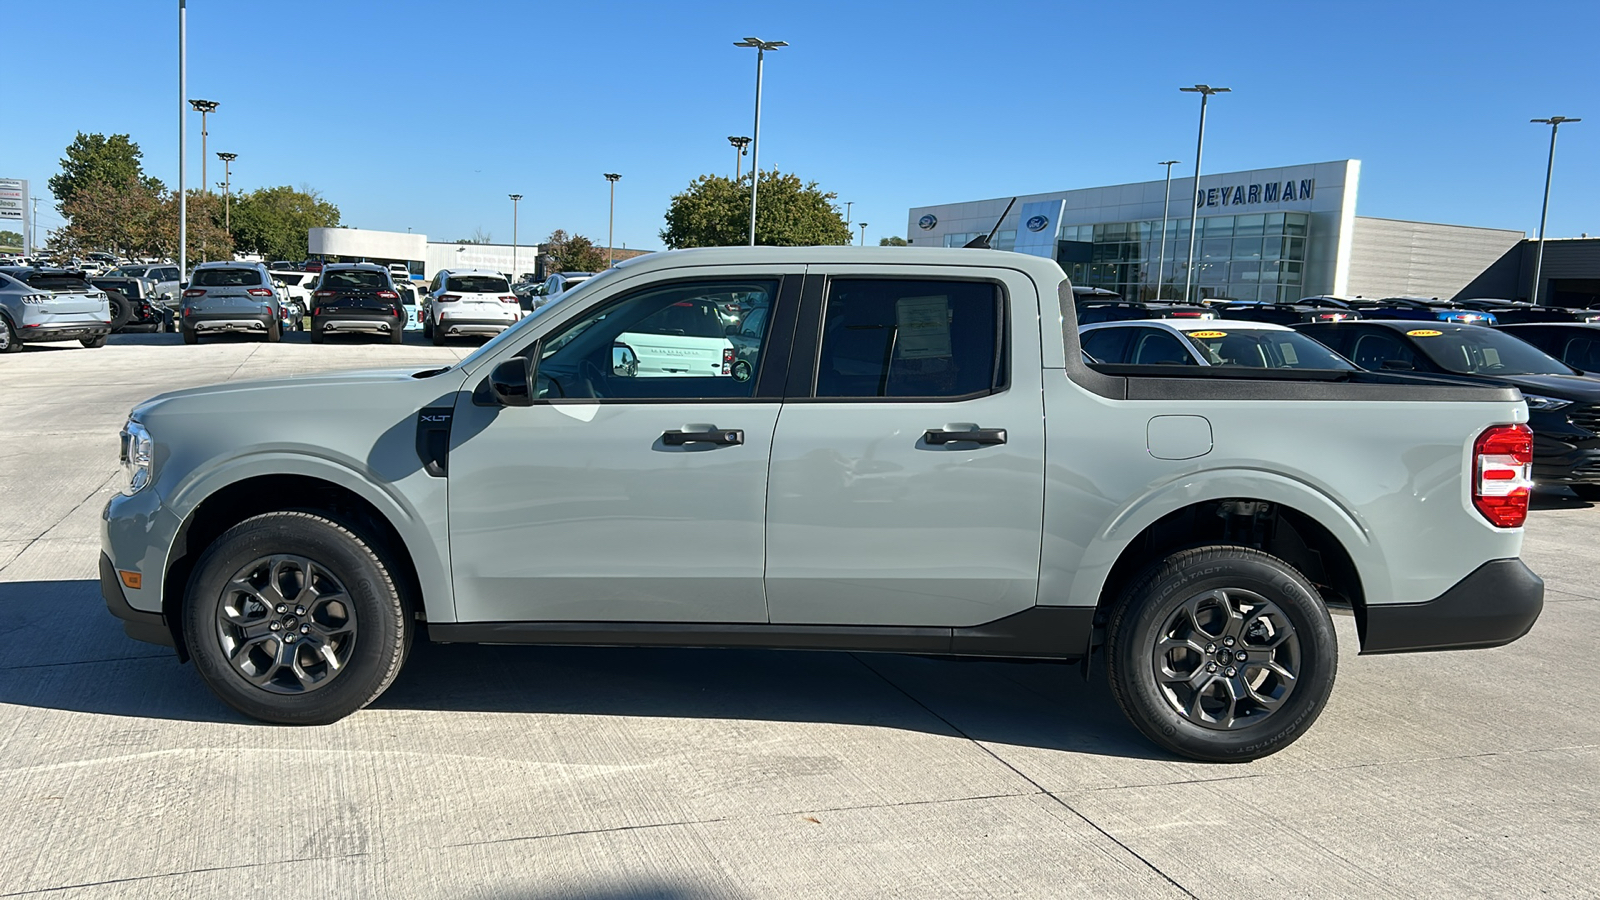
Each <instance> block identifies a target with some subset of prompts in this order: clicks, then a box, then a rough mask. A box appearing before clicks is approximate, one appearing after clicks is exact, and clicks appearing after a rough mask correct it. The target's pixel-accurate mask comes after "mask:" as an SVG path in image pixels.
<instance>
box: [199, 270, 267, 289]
mask: <svg viewBox="0 0 1600 900" xmlns="http://www.w3.org/2000/svg"><path fill="white" fill-rule="evenodd" d="M259 284H261V273H260V272H258V271H256V270H255V269H201V270H199V271H197V272H195V273H194V279H193V280H192V285H193V286H194V287H256V286H257V285H259Z"/></svg>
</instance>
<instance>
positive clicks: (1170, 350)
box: [1129, 328, 1196, 366]
mask: <svg viewBox="0 0 1600 900" xmlns="http://www.w3.org/2000/svg"><path fill="white" fill-rule="evenodd" d="M1129 361H1130V362H1132V363H1133V364H1134V365H1136V366H1192V365H1196V363H1195V361H1194V356H1193V355H1191V354H1190V353H1189V351H1188V350H1185V349H1184V347H1183V342H1182V341H1179V340H1178V339H1177V338H1175V337H1173V336H1172V335H1171V334H1170V333H1168V332H1165V331H1162V330H1160V329H1159V328H1140V329H1138V330H1137V331H1136V332H1135V337H1134V340H1133V356H1132V359H1131V360H1129Z"/></svg>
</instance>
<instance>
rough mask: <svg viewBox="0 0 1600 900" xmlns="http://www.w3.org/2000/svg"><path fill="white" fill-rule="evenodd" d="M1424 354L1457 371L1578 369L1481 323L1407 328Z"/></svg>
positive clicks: (1521, 372)
mask: <svg viewBox="0 0 1600 900" xmlns="http://www.w3.org/2000/svg"><path fill="white" fill-rule="evenodd" d="M1406 335H1407V336H1408V337H1410V338H1411V339H1412V341H1413V342H1414V343H1415V344H1416V346H1417V348H1418V349H1420V350H1421V351H1422V353H1423V355H1424V356H1426V357H1428V358H1429V359H1431V360H1433V362H1434V364H1436V365H1437V366H1438V367H1439V368H1441V369H1444V370H1445V371H1446V372H1454V373H1456V374H1457V375H1577V374H1578V371H1577V370H1576V369H1574V368H1572V367H1570V366H1568V365H1567V364H1566V363H1563V362H1561V361H1560V360H1557V359H1555V358H1554V357H1552V356H1550V355H1549V354H1546V353H1545V352H1544V351H1542V350H1540V349H1539V348H1537V347H1535V346H1533V345H1532V344H1529V343H1527V342H1525V341H1523V340H1522V339H1521V338H1514V337H1512V336H1511V335H1509V334H1506V333H1505V332H1501V331H1495V330H1494V329H1492V328H1485V327H1483V326H1482V325H1462V326H1457V327H1456V328H1454V329H1450V330H1444V329H1441V328H1418V329H1413V330H1411V331H1408V332H1406Z"/></svg>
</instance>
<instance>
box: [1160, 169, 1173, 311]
mask: <svg viewBox="0 0 1600 900" xmlns="http://www.w3.org/2000/svg"><path fill="white" fill-rule="evenodd" d="M1177 164H1178V160H1175V159H1167V160H1162V161H1161V162H1158V163H1156V165H1158V166H1166V167H1167V194H1166V196H1165V197H1163V198H1162V199H1161V252H1160V253H1159V254H1157V255H1156V299H1157V300H1160V299H1161V276H1162V273H1163V271H1164V268H1163V264H1164V263H1165V262H1166V261H1167V209H1168V208H1169V207H1171V206H1172V167H1173V166H1175V165H1177Z"/></svg>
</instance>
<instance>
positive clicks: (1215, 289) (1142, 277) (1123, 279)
mask: <svg viewBox="0 0 1600 900" xmlns="http://www.w3.org/2000/svg"><path fill="white" fill-rule="evenodd" d="M1310 218H1311V217H1310V216H1309V215H1307V214H1306V213H1293V212H1289V213H1284V212H1276V213H1255V214H1253V215H1236V216H1207V217H1204V218H1202V219H1200V220H1199V223H1198V225H1197V227H1198V228H1199V229H1200V231H1199V234H1197V235H1196V239H1195V242H1194V252H1195V263H1196V266H1195V272H1194V282H1195V286H1196V288H1197V294H1198V296H1200V297H1207V298H1209V297H1218V298H1231V299H1235V300H1266V301H1291V300H1298V299H1300V297H1301V296H1303V285H1304V283H1305V282H1304V279H1305V260H1306V241H1307V240H1308V239H1309V237H1310V234H1309V233H1308V232H1309V230H1310ZM1012 234H1013V235H1015V232H1012ZM957 237H962V236H961V235H951V236H950V238H957ZM948 240H949V239H947V244H946V245H947V246H949V243H948ZM995 243H996V245H998V244H999V241H996V242H995ZM955 246H960V243H957V244H955ZM1160 252H1161V222H1160V220H1156V221H1145V222H1111V223H1107V224H1101V225H1063V226H1061V227H1060V229H1059V230H1058V231H1057V234H1056V261H1057V262H1059V263H1060V264H1061V268H1063V269H1065V270H1066V273H1067V277H1068V278H1071V279H1072V283H1073V284H1079V285H1086V286H1090V287H1098V288H1105V289H1107V290H1112V291H1116V292H1117V293H1119V294H1121V295H1122V296H1123V297H1125V298H1128V299H1130V300H1153V299H1157V297H1158V292H1157V289H1156V286H1155V280H1156V256H1157V255H1158V254H1159V253H1160ZM1188 252H1189V220H1188V219H1184V220H1182V221H1179V220H1176V219H1168V220H1167V252H1166V256H1165V262H1164V263H1163V264H1162V270H1163V271H1162V279H1161V280H1162V285H1161V288H1160V291H1159V297H1161V298H1177V297H1181V296H1183V282H1184V266H1185V263H1186V262H1187V259H1188Z"/></svg>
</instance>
